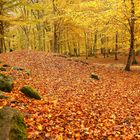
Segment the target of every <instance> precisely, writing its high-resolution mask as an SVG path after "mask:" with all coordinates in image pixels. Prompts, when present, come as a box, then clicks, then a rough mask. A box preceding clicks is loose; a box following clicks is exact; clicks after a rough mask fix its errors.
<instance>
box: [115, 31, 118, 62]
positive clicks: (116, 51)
mask: <svg viewBox="0 0 140 140" xmlns="http://www.w3.org/2000/svg"><path fill="white" fill-rule="evenodd" d="M115 60H118V32H116V45H115Z"/></svg>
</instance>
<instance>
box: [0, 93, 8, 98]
mask: <svg viewBox="0 0 140 140" xmlns="http://www.w3.org/2000/svg"><path fill="white" fill-rule="evenodd" d="M7 98H9V97H8V96H5V95H4V94H3V93H0V99H7Z"/></svg>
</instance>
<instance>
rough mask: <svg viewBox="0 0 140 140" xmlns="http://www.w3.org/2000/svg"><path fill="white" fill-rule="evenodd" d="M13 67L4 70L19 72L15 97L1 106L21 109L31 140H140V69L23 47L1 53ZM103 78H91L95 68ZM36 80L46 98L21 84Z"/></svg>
mask: <svg viewBox="0 0 140 140" xmlns="http://www.w3.org/2000/svg"><path fill="white" fill-rule="evenodd" d="M0 60H1V61H2V62H4V63H7V64H9V65H11V66H20V67H22V68H24V69H28V70H31V75H27V74H26V72H25V71H16V70H12V69H9V70H8V71H7V72H2V73H5V74H8V75H11V76H13V77H14V80H15V86H14V90H13V91H12V92H11V93H6V95H9V96H11V98H9V99H6V100H5V99H2V100H0V106H1V107H2V106H5V105H8V106H11V107H14V108H17V109H18V110H20V111H21V112H22V113H23V115H24V116H25V121H26V123H27V126H28V138H29V140H45V139H52V140H53V139H56V140H63V139H64V140H66V139H68V140H72V139H73V140H74V139H76V140H93V139H94V140H96V139H97V140H98V139H103V140H104V139H111V140H112V139H113V140H117V139H118V140H119V139H126V140H129V139H140V72H139V71H132V72H124V71H122V70H120V69H118V68H113V69H112V68H109V67H104V66H102V65H96V64H89V65H88V64H87V63H83V62H82V61H75V60H73V59H69V58H65V57H59V56H57V55H53V54H47V53H44V52H33V51H22V52H12V53H5V54H1V55H0ZM93 72H94V73H96V74H98V75H99V77H100V80H99V81H96V80H93V79H91V78H90V74H91V73H93ZM26 84H30V85H32V86H33V87H35V88H36V89H38V90H39V92H40V93H41V96H42V97H43V99H42V100H40V101H38V100H34V99H28V98H27V97H25V96H24V95H23V94H22V93H21V92H20V91H19V89H20V88H21V87H22V86H23V85H26Z"/></svg>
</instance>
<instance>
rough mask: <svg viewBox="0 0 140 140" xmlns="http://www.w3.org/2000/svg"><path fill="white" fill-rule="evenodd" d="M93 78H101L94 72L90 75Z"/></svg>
mask: <svg viewBox="0 0 140 140" xmlns="http://www.w3.org/2000/svg"><path fill="white" fill-rule="evenodd" d="M90 77H91V78H92V79H95V80H100V79H99V77H98V75H96V74H94V73H92V74H91V76H90Z"/></svg>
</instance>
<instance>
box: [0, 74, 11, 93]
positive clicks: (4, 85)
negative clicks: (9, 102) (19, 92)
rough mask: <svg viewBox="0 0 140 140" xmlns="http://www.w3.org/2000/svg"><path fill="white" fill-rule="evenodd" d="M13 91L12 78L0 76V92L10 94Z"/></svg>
mask: <svg viewBox="0 0 140 140" xmlns="http://www.w3.org/2000/svg"><path fill="white" fill-rule="evenodd" d="M12 89H13V78H12V77H10V76H5V75H3V74H0V90H1V91H4V92H11V91H12Z"/></svg>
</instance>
